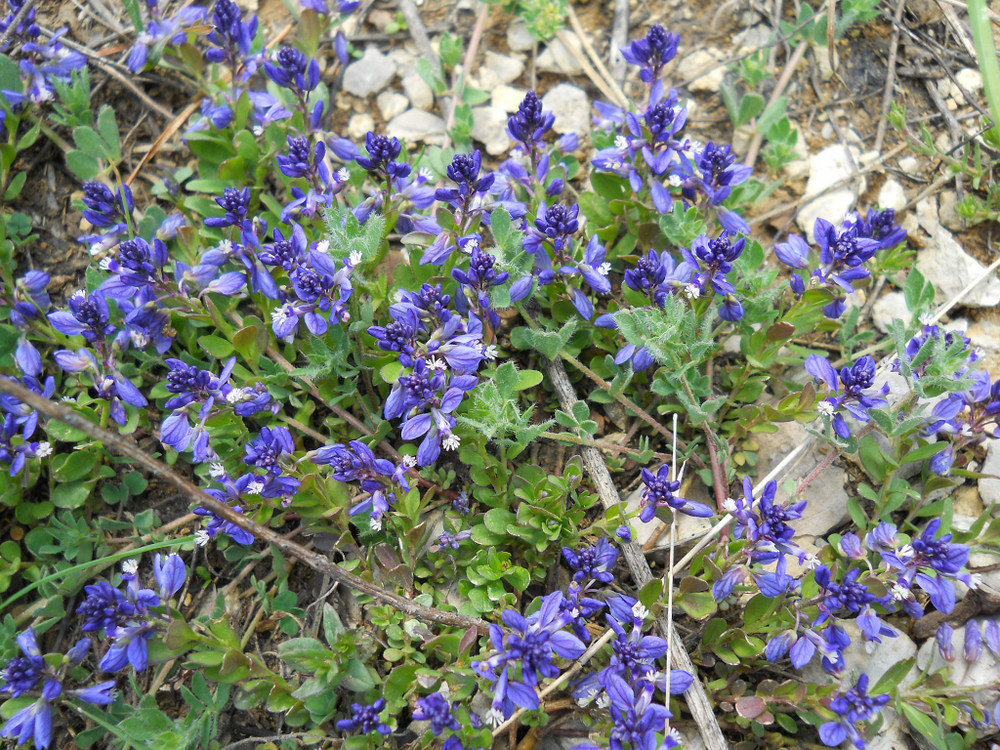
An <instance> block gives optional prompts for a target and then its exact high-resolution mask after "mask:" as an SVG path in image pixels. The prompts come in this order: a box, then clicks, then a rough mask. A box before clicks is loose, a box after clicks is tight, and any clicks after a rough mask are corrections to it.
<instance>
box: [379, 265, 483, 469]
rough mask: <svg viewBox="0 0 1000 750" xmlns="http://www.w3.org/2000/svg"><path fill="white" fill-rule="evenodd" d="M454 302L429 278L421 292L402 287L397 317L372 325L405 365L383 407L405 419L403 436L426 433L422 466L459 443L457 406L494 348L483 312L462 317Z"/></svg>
mask: <svg viewBox="0 0 1000 750" xmlns="http://www.w3.org/2000/svg"><path fill="white" fill-rule="evenodd" d="M450 305H451V296H450V295H447V294H444V292H443V290H442V289H441V287H440V286H431V285H430V284H424V285H423V287H421V289H420V291H419V292H409V291H405V290H404V291H402V292H401V299H400V301H399V302H397V303H396V304H394V305H392V307H391V308H390V309H389V312H390V314H391V315H392V317H393V322H392V323H390V324H388V325H386V326H372V327H370V328H369V329H368V333H370V334H371V335H372V336H374V337H375V339H377V341H378V345H379V348H381V349H383V350H384V351H387V352H395V353H396V356H397V357H398V360H399V363H400V364H401V365H402V366H403V367H404V368H405V370H404V372H403V374H401V375H400V376H399V378H398V379H397V381H396V383H395V384H394V385H393V387H392V391H391V392H390V393H389V397H388V398H387V399H386V402H385V410H384V413H385V418H386V419H397V418H400V417H401V418H402V419H403V427H402V432H401V434H402V437H403V439H405V440H415V439H417V438H422V440H421V443H420V447H419V448H418V449H417V462H418V463H419V464H420V465H421V466H427V465H429V464H432V463H434V462H435V461H436V460H437V459H438V456H440V455H441V449H442V448H445V449H447V450H454V449H456V448H458V446H459V445H460V443H461V440H460V438H459V437H458V435H456V434H455V432H454V429H455V427H456V424H457V423H456V420H455V417H454V416H453V412H454V411H455V409H457V408H458V407H459V405H460V404H461V403H462V400H463V399H464V397H465V394H466V393H468V392H469V391H471V390H472V389H473V388H475V387H476V384H477V383H478V382H479V381H478V378H477V377H476V375H475V371H476V369H477V368H478V367H479V364H480V363H481V362H482V361H483V360H484V359H486V357H487V354H488V353H489V352H488V350H487V348H486V347H485V346H484V345H483V343H482V322H481V321H480V320H479V318H477V317H475V316H470V317H469V318H468V319H467V320H466V319H463V318H462V316H461V315H458V314H456V313H454V312H452V310H451V309H450Z"/></svg>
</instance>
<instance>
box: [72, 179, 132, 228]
mask: <svg viewBox="0 0 1000 750" xmlns="http://www.w3.org/2000/svg"><path fill="white" fill-rule="evenodd" d="M83 205H84V206H85V207H86V208H85V209H84V212H83V218H85V219H86V220H87V221H89V222H90V223H91V224H93V225H94V226H95V227H99V228H101V229H109V230H112V231H117V230H118V228H119V226H120V225H124V229H122V230H121V231H126V230H127V229H128V224H127V223H126V222H127V217H129V216H131V215H132V212H133V211H134V210H135V200H134V199H133V198H132V191H131V190H130V189H129V187H128V185H122V187H121V188H119V189H118V191H117V192H112V191H111V188H109V187H108V186H107V185H105V184H103V183H100V182H85V183H83Z"/></svg>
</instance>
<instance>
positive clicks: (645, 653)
mask: <svg viewBox="0 0 1000 750" xmlns="http://www.w3.org/2000/svg"><path fill="white" fill-rule="evenodd" d="M628 615H629V616H627V617H626V618H625V620H624V622H619V621H618V618H617V617H616V616H615V615H614V610H612V613H611V614H609V615H608V616H607V620H608V625H610V626H611V629H612V630H614V631H615V639H614V640H613V641H611V649H612V655H611V663H610V665H609V666H608V667H606V668H605V669H604V670H602V671H601V672H600V674H599V675H598V681H599V682H600V683H601V684H602V685H603V686H604V687H605V689H607V688H608V680H609V678H610V677H611V676H612V675H614V676H617V677H620V678H622V679H624V680H626V681H627V682H628V683H629V684H630V685H636V684H640V683H644V682H651V681H652V680H653V679H654V677H655V675H656V664H655V662H656V660H657V659H661V658H663V656H664V655H665V654H666V653H667V642H666V641H665V640H664V639H662V638H660V637H658V636H655V635H643V634H642V622H641V621H640V622H636V620H637V619H638V618H635V617H634V616H632V613H631V612H629V613H628ZM626 625H629V626H630V627H629V629H628V630H626V628H625V626H626Z"/></svg>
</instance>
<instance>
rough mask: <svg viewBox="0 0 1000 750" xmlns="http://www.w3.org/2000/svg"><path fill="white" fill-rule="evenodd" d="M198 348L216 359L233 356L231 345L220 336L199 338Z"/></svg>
mask: <svg viewBox="0 0 1000 750" xmlns="http://www.w3.org/2000/svg"><path fill="white" fill-rule="evenodd" d="M198 346H199V347H200V348H201V349H202V351H204V352H205V353H206V354H208V355H210V356H212V357H215V358H216V359H220V360H221V359H227V358H228V357H231V356H233V351H234V350H233V345H232V344H231V343H230V342H229V341H227V340H226V339H224V338H222V337H220V336H212V335H208V336H201V337H199V339H198Z"/></svg>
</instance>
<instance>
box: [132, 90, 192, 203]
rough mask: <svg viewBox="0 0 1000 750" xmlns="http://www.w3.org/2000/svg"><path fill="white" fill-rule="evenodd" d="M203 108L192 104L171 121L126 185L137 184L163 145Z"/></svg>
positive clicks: (133, 171)
mask: <svg viewBox="0 0 1000 750" xmlns="http://www.w3.org/2000/svg"><path fill="white" fill-rule="evenodd" d="M199 107H201V102H200V101H196V102H191V103H190V104H189V105H187V107H185V108H184V109H183V110H182V111H181V113H180V114H179V115H177V117H175V118H174V119H173V120H171V121H170V123H169V124H168V125H167V127H165V128H164V129H163V132H162V133H160V135H159V136H157V138H156V140H155V141H153V145H152V146H151V147H150V149H149V151H147V152H146V153H145V154H143V156H142V158H141V159H140V160H139V163H138V164H136V165H135V169H133V170H132V173H131V174H130V175H129V176H128V177H127V178H126V179H125V184H126V185H131V184H132V183H133V182H135V178H136V177H138V176H139V172H141V171H142V169H143V167H145V166H146V165H147V164H149V162H150V160H151V159H152V158H153V157H154V156H156V154H158V153H159V151H160V149H161V148H163V144H164V143H166V142H167V141H168V140H170V138H171V137H172V136H173V135H174V134H175V133H176V132H177V131H178V130H180V129H181V126H183V125H184V123H186V122H187V121H188V118H189V117H191V115H193V114H194V113H195V112H197V111H198V109H199Z"/></svg>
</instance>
